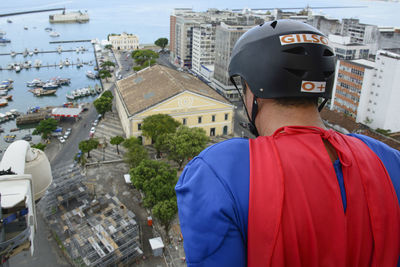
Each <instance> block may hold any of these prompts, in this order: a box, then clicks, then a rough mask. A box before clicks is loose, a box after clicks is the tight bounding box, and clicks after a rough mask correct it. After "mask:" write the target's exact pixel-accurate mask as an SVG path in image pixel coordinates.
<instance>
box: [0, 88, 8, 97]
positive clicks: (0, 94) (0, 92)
mask: <svg viewBox="0 0 400 267" xmlns="http://www.w3.org/2000/svg"><path fill="white" fill-rule="evenodd" d="M7 94H8V90H5V89H3V90H0V96H5V95H7Z"/></svg>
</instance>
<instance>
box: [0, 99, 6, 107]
mask: <svg viewBox="0 0 400 267" xmlns="http://www.w3.org/2000/svg"><path fill="white" fill-rule="evenodd" d="M7 105H8V101H7V100H6V99H3V98H0V107H5V106H7Z"/></svg>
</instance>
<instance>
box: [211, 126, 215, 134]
mask: <svg viewBox="0 0 400 267" xmlns="http://www.w3.org/2000/svg"><path fill="white" fill-rule="evenodd" d="M210 136H215V128H211V129H210Z"/></svg>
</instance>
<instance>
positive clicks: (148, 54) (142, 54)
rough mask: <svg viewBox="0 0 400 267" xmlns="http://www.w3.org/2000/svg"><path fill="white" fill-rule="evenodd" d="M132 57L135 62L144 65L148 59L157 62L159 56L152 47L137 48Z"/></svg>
mask: <svg viewBox="0 0 400 267" xmlns="http://www.w3.org/2000/svg"><path fill="white" fill-rule="evenodd" d="M132 58H133V59H134V60H135V63H136V64H138V65H140V66H143V64H145V63H147V64H148V61H152V60H153V62H155V60H156V59H157V58H158V54H157V53H156V52H154V51H152V50H150V49H141V50H135V51H133V52H132Z"/></svg>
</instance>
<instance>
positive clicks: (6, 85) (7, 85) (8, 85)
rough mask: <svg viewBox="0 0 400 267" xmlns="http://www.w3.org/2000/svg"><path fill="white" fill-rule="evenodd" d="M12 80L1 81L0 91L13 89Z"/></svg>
mask: <svg viewBox="0 0 400 267" xmlns="http://www.w3.org/2000/svg"><path fill="white" fill-rule="evenodd" d="M13 82H14V81H13V80H6V81H2V82H0V89H7V90H10V89H13Z"/></svg>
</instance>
